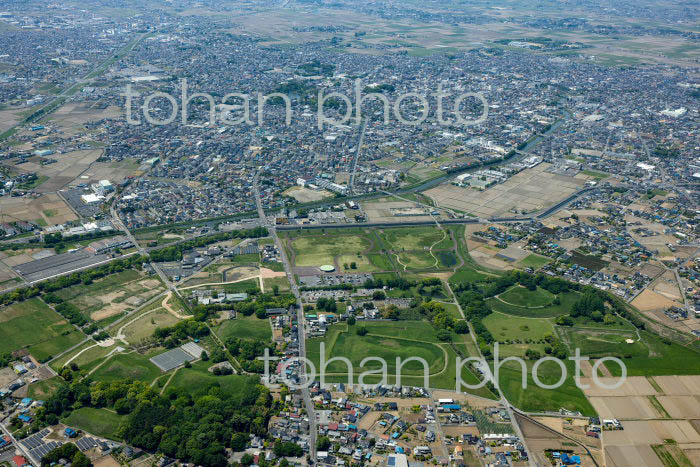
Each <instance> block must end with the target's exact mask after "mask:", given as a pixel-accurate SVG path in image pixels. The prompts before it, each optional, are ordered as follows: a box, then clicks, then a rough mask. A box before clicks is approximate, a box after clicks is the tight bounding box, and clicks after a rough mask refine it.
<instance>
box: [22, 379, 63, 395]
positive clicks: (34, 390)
mask: <svg viewBox="0 0 700 467" xmlns="http://www.w3.org/2000/svg"><path fill="white" fill-rule="evenodd" d="M65 385H66V383H65V382H64V381H63V380H62V379H61V378H60V377H59V376H54V377H53V378H49V379H45V380H42V381H38V382H36V383H32V384H30V385H29V387H28V388H27V389H28V394H27V395H28V396H29V397H31V398H32V399H37V400H46V399H47V398H48V397H49V396H50V395H51V394H53V393H54V392H55V391H56V390H57V389H58V388H60V387H61V386H65Z"/></svg>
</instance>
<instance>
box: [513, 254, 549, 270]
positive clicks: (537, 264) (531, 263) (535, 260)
mask: <svg viewBox="0 0 700 467" xmlns="http://www.w3.org/2000/svg"><path fill="white" fill-rule="evenodd" d="M551 262H552V259H550V258H546V257H544V256H540V255H536V254H534V253H533V254H530V255H528V256H526V257H525V258H523V259H522V260H520V262H519V263H518V264H519V265H520V267H523V268H532V269H534V270H535V271H536V270H538V269H540V268H541V267H542V266H545V265H547V264H549V263H551Z"/></svg>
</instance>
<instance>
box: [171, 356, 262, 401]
mask: <svg viewBox="0 0 700 467" xmlns="http://www.w3.org/2000/svg"><path fill="white" fill-rule="evenodd" d="M212 365H213V363H212V362H211V361H208V362H203V361H199V362H195V363H193V364H192V367H191V368H179V369H178V370H176V373H175V375H174V376H173V378H172V380H171V381H170V384H169V385H168V387H167V389H170V388H175V389H181V390H185V391H187V392H188V393H191V394H207V393H209V389H210V388H211V387H216V386H218V387H220V388H221V391H222V392H223V393H225V394H227V395H229V396H232V397H233V398H234V399H236V400H243V399H249V398H250V397H251V395H252V396H254V395H255V386H256V385H258V384H260V377H259V376H257V375H225V376H216V375H214V373H211V372H209V371H208V368H209V367H210V366H212ZM167 389H166V391H167ZM249 403H252V402H249Z"/></svg>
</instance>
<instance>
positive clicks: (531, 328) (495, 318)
mask: <svg viewBox="0 0 700 467" xmlns="http://www.w3.org/2000/svg"><path fill="white" fill-rule="evenodd" d="M482 322H483V323H484V326H486V327H487V328H488V330H489V331H491V334H493V337H494V338H495V339H496V340H498V341H505V340H513V339H520V340H521V341H525V340H527V339H531V340H535V341H538V340H541V339H543V338H544V336H545V335H546V334H554V328H553V327H552V323H550V322H549V321H547V320H545V319H530V318H521V317H518V316H509V315H506V314H503V313H498V312H494V313H491V314H490V315H488V316H487V317H486V318H484V319H483V320H482Z"/></svg>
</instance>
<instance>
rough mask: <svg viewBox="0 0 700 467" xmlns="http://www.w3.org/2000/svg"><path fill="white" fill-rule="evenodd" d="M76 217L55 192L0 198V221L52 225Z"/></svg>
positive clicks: (72, 219)
mask: <svg viewBox="0 0 700 467" xmlns="http://www.w3.org/2000/svg"><path fill="white" fill-rule="evenodd" d="M76 219H77V216H76V215H75V214H74V213H73V211H72V210H71V208H70V207H69V206H68V205H67V204H66V202H65V201H63V200H62V199H61V198H60V197H59V196H58V195H57V194H56V193H51V194H44V195H42V196H39V197H38V198H28V197H22V198H17V197H10V196H3V197H1V198H0V222H16V221H27V222H35V223H37V224H39V225H54V224H63V223H66V222H70V221H74V220H76Z"/></svg>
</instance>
